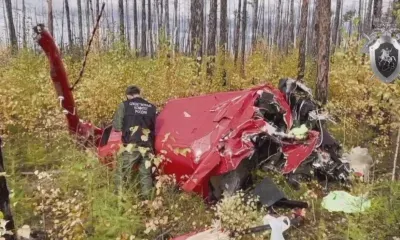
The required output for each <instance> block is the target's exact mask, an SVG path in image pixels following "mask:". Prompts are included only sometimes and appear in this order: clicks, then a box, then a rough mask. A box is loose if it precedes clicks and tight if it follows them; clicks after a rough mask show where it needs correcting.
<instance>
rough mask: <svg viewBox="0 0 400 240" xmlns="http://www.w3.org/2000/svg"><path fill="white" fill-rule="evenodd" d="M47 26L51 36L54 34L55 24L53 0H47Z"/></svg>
mask: <svg viewBox="0 0 400 240" xmlns="http://www.w3.org/2000/svg"><path fill="white" fill-rule="evenodd" d="M47 26H48V27H47V28H48V29H49V33H50V34H51V36H54V24H53V0H47Z"/></svg>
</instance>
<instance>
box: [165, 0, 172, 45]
mask: <svg viewBox="0 0 400 240" xmlns="http://www.w3.org/2000/svg"><path fill="white" fill-rule="evenodd" d="M165 24H166V25H165V26H166V27H165V31H166V32H167V38H168V39H169V38H170V34H171V32H170V31H171V29H170V26H169V0H165Z"/></svg>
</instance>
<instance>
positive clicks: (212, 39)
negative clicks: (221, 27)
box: [207, 0, 218, 56]
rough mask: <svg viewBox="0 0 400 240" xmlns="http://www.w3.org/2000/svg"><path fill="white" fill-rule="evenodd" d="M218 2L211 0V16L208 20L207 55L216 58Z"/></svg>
mask: <svg viewBox="0 0 400 240" xmlns="http://www.w3.org/2000/svg"><path fill="white" fill-rule="evenodd" d="M217 8H218V2H217V0H211V6H210V14H209V18H208V44H207V55H209V56H214V55H215V54H216V46H215V44H216V39H217Z"/></svg>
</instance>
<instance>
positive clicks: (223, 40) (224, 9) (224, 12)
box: [219, 0, 228, 86]
mask: <svg viewBox="0 0 400 240" xmlns="http://www.w3.org/2000/svg"><path fill="white" fill-rule="evenodd" d="M220 1H221V2H220V4H221V10H220V11H221V17H220V23H219V24H220V28H219V30H220V33H219V36H220V40H219V41H220V42H219V47H220V49H221V51H222V53H221V55H222V60H221V65H222V66H221V67H222V85H223V86H226V84H227V80H226V69H225V61H226V60H225V58H226V53H227V48H228V43H227V40H228V26H227V25H228V24H227V19H228V0H220Z"/></svg>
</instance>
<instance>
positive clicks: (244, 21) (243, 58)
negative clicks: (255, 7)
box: [240, 0, 247, 76]
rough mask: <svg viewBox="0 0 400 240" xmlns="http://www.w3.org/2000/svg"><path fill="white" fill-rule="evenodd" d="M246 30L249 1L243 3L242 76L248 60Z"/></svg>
mask: <svg viewBox="0 0 400 240" xmlns="http://www.w3.org/2000/svg"><path fill="white" fill-rule="evenodd" d="M246 28H247V0H244V2H243V20H242V49H241V50H242V55H241V56H242V61H241V65H240V66H241V69H240V70H241V71H240V72H241V74H242V76H244V65H245V58H246V36H247V35H246Z"/></svg>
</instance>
